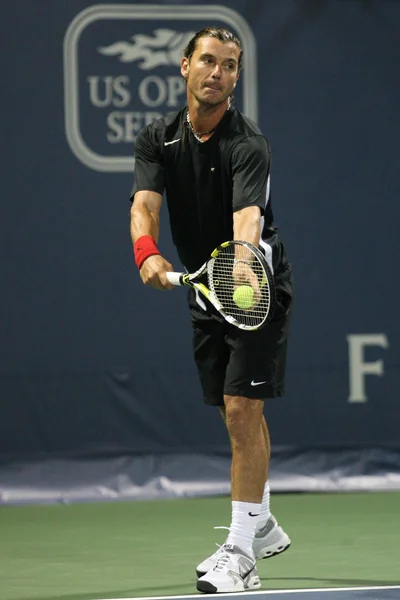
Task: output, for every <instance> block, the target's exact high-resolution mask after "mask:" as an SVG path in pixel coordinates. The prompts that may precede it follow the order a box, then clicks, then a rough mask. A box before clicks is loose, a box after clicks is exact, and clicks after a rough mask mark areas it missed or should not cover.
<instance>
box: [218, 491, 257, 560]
mask: <svg viewBox="0 0 400 600" xmlns="http://www.w3.org/2000/svg"><path fill="white" fill-rule="evenodd" d="M260 510H261V504H259V503H258V502H238V501H236V500H233V501H232V522H231V526H230V528H229V535H228V537H227V540H226V542H225V544H235V545H236V546H239V548H240V549H241V550H244V551H245V552H246V553H247V554H249V555H250V556H253V540H254V535H255V532H256V527H257V521H258V519H259V516H260Z"/></svg>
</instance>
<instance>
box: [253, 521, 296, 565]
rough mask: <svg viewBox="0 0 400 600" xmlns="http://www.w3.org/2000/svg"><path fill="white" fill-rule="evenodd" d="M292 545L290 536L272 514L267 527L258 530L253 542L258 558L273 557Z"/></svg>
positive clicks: (255, 554)
mask: <svg viewBox="0 0 400 600" xmlns="http://www.w3.org/2000/svg"><path fill="white" fill-rule="evenodd" d="M289 546H290V538H289V536H288V535H287V534H286V533H285V532H284V531H283V529H282V527H281V526H280V525H279V524H278V523H277V521H276V519H275V517H273V516H272V515H271V516H270V518H269V519H268V521H267V523H266V525H265V527H263V528H262V529H261V531H257V532H256V535H255V537H254V542H253V552H254V556H255V557H256V558H257V559H260V558H271V556H275V555H276V554H281V552H284V551H285V550H287V549H288V548H289Z"/></svg>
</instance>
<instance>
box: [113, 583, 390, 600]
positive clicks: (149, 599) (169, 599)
mask: <svg viewBox="0 0 400 600" xmlns="http://www.w3.org/2000/svg"><path fill="white" fill-rule="evenodd" d="M377 590H400V585H383V586H372V587H344V588H337V587H335V588H304V589H301V590H299V589H297V590H294V589H287V590H264V591H263V590H258V591H256V592H231V593H229V594H222V593H221V594H215V596H216V597H219V598H221V596H222V597H224V598H225V597H227V596H238V595H240V596H257V595H260V594H261V595H264V596H267V595H270V594H305V593H308V594H310V593H316V594H323V593H325V592H369V591H377ZM210 595H211V594H201V593H198V594H191V595H187V596H141V597H135V598H102V600H175V599H176V600H186V599H188V598H196V599H197V600H198V599H199V596H200V597H201V596H203V597H205V596H208V597H209V596H210Z"/></svg>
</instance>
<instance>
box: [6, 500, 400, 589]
mask: <svg viewBox="0 0 400 600" xmlns="http://www.w3.org/2000/svg"><path fill="white" fill-rule="evenodd" d="M271 507H272V511H273V513H274V515H275V516H276V517H277V518H278V520H279V521H280V523H281V524H282V526H283V527H284V528H285V530H286V531H287V532H288V534H289V535H290V537H291V539H292V546H291V548H290V549H289V550H288V551H286V552H285V553H284V554H282V555H281V556H277V557H274V558H271V559H268V560H263V561H259V562H258V570H259V575H260V578H261V581H262V590H260V591H256V592H251V593H247V594H240V596H246V597H247V596H256V598H255V599H254V600H400V493H393V492H390V493H389V492H388V493H379V494H378V493H364V494H350V493H347V494H287V495H272V501H271ZM229 520H230V500H229V498H202V499H179V500H169V501H152V502H114V503H96V504H74V505H50V506H27V507H24V506H15V507H10V506H1V507H0V600H104V599H108V600H111V599H120V598H125V599H127V598H135V599H136V600H138V599H139V598H164V597H169V598H168V600H172V597H174V598H178V597H179V598H182V600H183V599H184V598H185V599H186V598H192V597H193V596H196V597H197V598H198V597H199V596H200V595H201V594H198V593H197V591H196V588H195V566H196V564H197V563H199V562H200V561H201V560H203V559H204V557H205V556H207V555H209V554H210V553H211V552H213V551H214V550H215V548H216V546H215V543H216V542H217V543H222V542H223V541H224V536H225V534H226V532H225V531H223V530H222V531H221V530H214V529H213V527H214V526H216V525H229ZM237 595H238V594H228V595H222V594H221V595H217V598H218V599H219V600H223V599H224V598H227V597H228V596H229V597H232V596H237Z"/></svg>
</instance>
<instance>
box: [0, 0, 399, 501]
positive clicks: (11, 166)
mask: <svg viewBox="0 0 400 600" xmlns="http://www.w3.org/2000/svg"><path fill="white" fill-rule="evenodd" d="M210 23H212V24H218V25H222V26H227V27H229V28H230V29H232V30H234V31H235V33H237V34H238V35H239V37H240V38H241V39H242V42H243V46H244V52H245V70H244V72H243V74H242V77H241V82H240V85H238V88H237V93H236V103H237V105H238V106H239V108H241V109H242V110H244V112H245V113H246V114H248V115H249V116H250V117H252V118H253V119H255V120H256V121H258V123H259V125H260V127H261V128H262V130H263V132H264V133H265V134H266V135H267V137H269V139H270V141H271V144H272V151H273V167H272V193H273V201H274V209H275V218H276V224H277V225H278V227H279V228H280V231H281V235H282V237H283V239H284V241H285V243H286V246H287V250H288V253H289V256H290V258H291V261H292V263H293V265H294V270H295V278H296V308H295V314H294V320H293V328H292V336H291V344H290V353H289V364H288V379H287V394H286V397H285V398H284V399H280V400H273V401H269V402H268V403H267V405H266V409H265V413H266V416H267V419H268V421H269V424H270V427H271V434H272V441H273V444H274V448H275V451H274V461H275V462H273V466H274V465H275V469H276V470H275V471H274V469H273V470H272V478H273V475H274V473H276V482H277V483H278V481H279V477H278V473H279V472H280V471H279V469H280V468H282V469H283V471H282V472H284V471H285V469H287V471H286V472H289V471H290V473H291V474H292V475H293V477H294V478H293V479H292V480H291V481H292V483H290V482H289V480H288V479H285V478H284V479H282V480H281V483H282V489H293V488H296V489H297V488H303V487H304V486H305V487H307V486H306V484H305V480H303V479H302V478H301V477H302V474H304V473H306V472H308V473H312V472H317V471H318V473H319V474H320V475H321V474H324V473H327V472H329V470H330V468H331V467H332V465H335V466H336V467H337V466H339V465H340V464H341V462H342V460H343V457H344V456H345V455H346V456H347V458H348V459H349V460H350V463H347V464H350V465H351V469H352V471H351V472H352V475H354V476H355V477H357V476H358V475H365V474H367V473H368V472H370V471H371V472H376V471H377V470H378V471H379V472H381V473H384V474H385V476H386V482H387V481H388V479H387V478H388V477H389V479H390V476H391V475H392V476H393V477H392V479H391V481H392V485H399V481H398V480H397V479H396V477H394V474H398V473H399V468H398V462H400V459H398V457H399V450H400V443H399V436H398V423H399V420H400V408H399V401H398V390H399V384H400V375H399V341H400V326H399V319H398V316H397V305H396V302H395V299H396V298H397V296H398V294H399V291H400V286H399V284H398V282H397V279H398V278H397V269H396V262H397V258H398V256H399V254H400V241H399V236H398V233H397V228H398V223H399V220H400V210H399V201H398V200H399V171H400V168H399V167H400V165H399V151H398V140H399V139H400V111H399V73H400V44H399V39H400V2H394V1H389V0H387V1H386V0H380V1H378V0H376V1H374V0H369V1H367V0H364V1H361V0H348V1H345V0H326V1H325V0H315V1H314V0H298V1H293V0H263V1H258V0H250V1H247V2H244V1H240V0H235V1H232V2H220V3H219V4H218V5H217V4H214V3H208V2H204V3H202V4H195V3H193V2H188V1H187V0H185V2H178V1H176V2H174V3H170V2H157V3H154V2H148V3H146V4H132V3H128V2H119V3H114V2H104V3H98V4H91V3H90V2H88V1H86V0H68V2H54V0H40V2H31V1H30V0H20V1H19V2H18V3H15V2H5V3H4V7H3V9H2V19H1V22H0V28H1V35H0V44H1V46H2V48H1V53H0V56H1V71H2V75H3V77H2V81H3V86H2V94H1V98H0V106H1V112H2V116H3V118H2V135H1V156H2V169H1V171H2V176H1V180H2V186H1V201H0V202H1V212H2V219H1V239H0V249H1V255H0V273H1V305H2V310H1V322H0V328H1V335H0V344H1V346H0V352H1V365H0V457H1V465H2V466H1V468H0V489H1V487H2V489H3V492H4V490H5V489H6V488H7V490H8V492H9V493H8V495H7V494H6V493H5V492H4V493H3V499H5V501H7V499H10V498H11V499H13V498H14V499H18V498H19V495H18V493H16V494H15V496H13V495H12V493H11V492H10V489H12V488H13V485H12V482H14V483H15V482H16V483H15V486H16V487H18V485H20V489H21V490H22V488H23V487H24V486H23V485H22V484H21V482H20V481H19V480H18V477H17V475H16V465H21V464H30V465H31V470H30V471H29V473H31V475H29V477H32V481H31V487H32V488H34V487H35V476H34V475H33V474H32V473H34V471H33V470H32V469H33V465H34V464H38V463H37V461H42V460H45V461H46V464H51V462H52V461H68V460H74V461H76V463H74V464H75V468H76V471H73V472H76V473H78V471H79V468H80V465H82V464H83V462H84V460H90V461H94V460H95V459H96V460H98V461H100V460H102V461H104V464H109V463H108V462H107V460H108V459H109V460H110V461H111V460H120V459H121V458H122V457H125V458H126V459H127V460H128V458H129V460H136V459H138V457H142V463H141V464H142V465H144V464H145V460H147V459H148V458H149V456H152V457H153V459H154V460H158V461H161V462H156V463H154V462H152V463H151V466H148V471H146V470H144V471H141V473H142V475H141V476H138V475H137V477H139V480H140V482H141V483H143V482H146V481H148V473H151V474H152V475H154V476H155V477H156V476H157V477H158V476H159V475H161V476H162V475H163V474H164V475H165V473H166V472H167V468H166V467H165V469H166V470H164V471H163V467H162V464H164V466H165V463H163V462H162V458H163V457H164V460H167V457H169V458H171V456H174V457H175V458H174V460H178V459H177V458H176V455H179V456H181V457H182V463H179V460H178V463H176V462H174V464H175V465H178V464H179V465H182V467H183V466H185V468H187V472H188V473H191V474H192V475H188V477H189V478H190V477H192V478H193V464H195V463H194V462H193V461H196V460H199V457H207V460H208V461H213V460H214V458H215V460H216V457H220V458H221V460H222V461H225V460H227V457H228V455H229V445H228V440H227V436H226V434H225V432H224V429H223V425H222V422H220V419H219V417H218V415H217V414H216V411H214V410H213V409H211V408H207V407H205V406H203V404H202V398H201V393H200V388H199V384H198V381H197V375H196V371H195V367H194V364H193V360H192V356H191V331H190V323H189V318H188V314H187V310H186V298H185V293H184V292H183V291H182V290H175V291H173V292H171V293H158V292H155V291H154V290H151V289H148V288H145V287H144V286H143V285H142V284H141V282H140V279H139V276H138V273H137V270H136V268H135V266H134V262H133V258H132V248H131V241H130V237H129V208H130V203H129V201H128V198H129V193H130V188H131V185H132V166H133V159H132V156H133V147H134V140H135V136H136V135H137V132H138V131H139V129H140V128H141V127H143V125H145V124H146V123H147V122H150V121H151V120H153V119H154V118H157V116H159V115H162V114H166V113H168V112H170V111H171V110H175V109H176V108H177V107H179V106H181V105H182V104H183V103H184V98H185V95H184V88H183V85H182V81H181V78H180V75H179V68H178V64H179V58H180V52H181V49H182V47H183V46H184V45H185V42H186V40H187V39H188V37H190V36H191V34H192V32H194V31H196V30H198V29H199V28H201V27H203V26H205V25H208V24H210ZM162 225H163V226H162V233H161V240H160V248H161V250H162V252H163V254H164V255H165V256H166V257H168V258H169V259H170V260H171V261H172V262H173V264H174V267H175V268H176V269H179V268H180V265H179V262H178V259H177V256H176V252H175V249H174V247H173V245H172V242H171V238H170V235H169V230H168V216H167V214H166V212H165V211H164V212H163V214H162ZM346 452H347V454H345V453H346ZM127 457H128V458H127ZM155 457H158V458H157V459H156V458H155ZM300 458H302V459H304V460H303V462H301V461H300V462H299V463H297V462H296V460H297V459H299V460H300ZM78 459H79V461H78ZM184 459H185V460H184ZM129 460H128V463H129ZM321 460H322V463H321V462H318V461H321ZM35 461H36V462H35ZM143 461H144V462H143ZM128 463H123V464H119V466H118V472H119V473H124V472H127V471H128V466H126V469H125V467H124V464H126V465H127V464H128ZM63 464H64V463H63ZM65 464H67V463H65ZM91 464H92V463H91ZM99 464H100V463H99ZM129 464H133V463H129ZM136 464H139V463H135V465H136ZM169 464H171V463H169ZM207 464H208V465H209V469H211V467H210V464H211V463H210V462H209V463H207ZM212 464H213V465H214V467H215V468H216V469H217V471H216V472H218V467H217V466H216V465H217V464H219V465H220V466H221V465H222V466H221V469H222V470H221V472H220V473H219V472H218V473H219V474H218V475H216V476H215V477H216V478H217V479H218V480H219V481H220V483H221V482H222V483H221V485H222V488H223V489H224V490H226V487H224V486H225V484H226V475H227V472H228V471H227V464H228V463H227V462H222V463H221V462H220V463H218V461H217V460H216V462H213V463H212ZM288 465H290V466H288ZM312 465H314V467H313V466H312ZM316 465H318V466H316ZM179 468H180V467H179ZM135 469H136V467H135ZM157 469H158V470H157ZM307 469H308V471H307ZM313 469H314V471H313ZM206 471H207V469H206ZM57 472H58V474H59V475H60V473H62V472H63V471H62V470H60V469H59V468H58V470H57ZM68 472H69V473H70V471H68ZM104 472H106V471H104ZM209 472H211V471H210V470H209ZM24 473H25V474H24V477H25V481H27V479H26V478H27V477H28V476H27V472H24ZM135 473H138V471H135ZM146 473H147V474H146ZM183 473H184V469H183V471H180V478H181V479H184V478H185V477H184V475H183ZM198 473H199V479H201V477H202V476H201V474H200V471H198ZM214 473H215V471H214ZM1 477H3V479H1ZM29 477H28V479H29ZM40 477H42V478H43V472H41V475H38V478H39V479H40ZM79 477H81V479H82V482H85V481H87V475H86V476H85V475H84V474H83V471H82V472H80V475H79ZM79 477H78V476H77V479H79ZM296 477H297V478H296ZM15 478H16V479H15ZM50 479H51V477H50V475H49V480H50ZM60 479H61V480H62V477H61V476H60ZM77 479H76V480H77ZM133 479H134V477H133ZM177 479H179V477H178V478H177ZM76 480H75V479H74V476H73V475H72V476H71V480H70V481H72V482H74V481H76ZM96 481H97V480H96ZM158 481H159V480H158ZM354 481H355V480H354ZM354 481H353V483H354ZM393 482H394V483H393ZM42 484H43V485H44V483H43V481H42ZM138 485H139V487H140V484H138ZM321 485H322V484H321ZM327 485H328V484H326V486H327ZM343 485H345V484H343ZM349 485H350V484H349ZM354 485H356V484H354ZM15 486H14V488H15ZM21 486H22V487H21ZM326 486H325V487H326ZM38 487H40V484H39V483H38ZM156 487H157V486H156ZM161 487H163V486H162V485H161ZM322 487H323V486H322ZM328 487H329V486H328ZM222 488H221V489H222ZM132 489H133V488H132ZM132 489H131V491H132ZM182 489H183V488H182ZM182 489H181V490H180V492H179V493H185V489H183V491H182ZM196 489H197V488H196ZM210 489H211V488H210ZM212 490H213V491H215V489H214V488H212ZM198 491H199V490H198ZM200 491H201V490H200ZM202 491H203V492H205V491H206V488H203V489H202ZM192 492H193V490H192ZM192 492H190V493H192ZM193 493H194V492H193ZM21 494H22V496H23V493H22V492H21ZM89 495H90V494H89ZM132 495H134V493H133V492H132ZM83 496H84V494H83ZM30 497H31V498H35V493H34V492H32V495H31V496H30Z"/></svg>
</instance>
